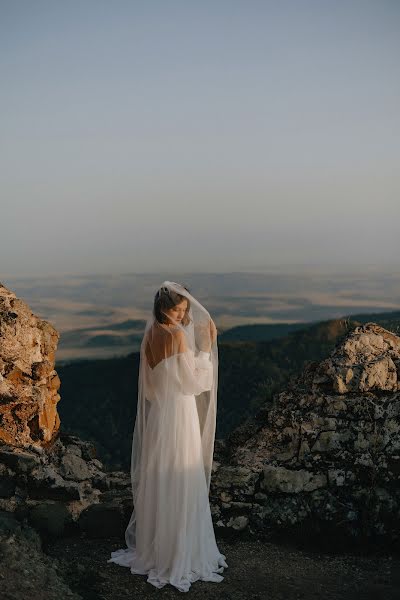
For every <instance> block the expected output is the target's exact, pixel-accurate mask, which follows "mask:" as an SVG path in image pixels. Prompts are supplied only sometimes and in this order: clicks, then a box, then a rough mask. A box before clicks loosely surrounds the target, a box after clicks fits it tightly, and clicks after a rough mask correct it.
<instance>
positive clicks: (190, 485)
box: [107, 350, 228, 592]
mask: <svg viewBox="0 0 400 600" xmlns="http://www.w3.org/2000/svg"><path fill="white" fill-rule="evenodd" d="M148 368H149V367H148ZM175 373H179V377H174V374H175ZM167 374H168V377H166V375H167ZM212 376H213V373H212V364H211V362H210V359H209V354H208V353H206V352H200V353H199V354H198V355H197V356H195V355H194V352H193V351H191V350H188V351H187V352H185V353H184V354H175V355H173V356H170V357H167V358H164V359H163V360H161V361H160V362H159V363H158V364H157V365H156V366H155V367H154V368H153V369H151V389H152V394H151V397H150V398H149V400H150V402H149V403H148V406H147V408H146V438H145V443H144V445H143V454H142V459H141V464H142V465H143V466H141V469H143V471H141V472H143V474H145V476H143V477H141V478H140V485H139V488H138V496H137V502H136V506H135V507H134V513H135V537H136V543H135V545H134V546H133V545H132V547H131V548H121V549H119V550H116V551H114V552H112V553H111V558H110V559H109V560H108V561H107V562H114V563H116V564H118V565H122V566H125V567H129V568H130V570H131V573H134V574H142V575H148V578H147V581H148V582H149V583H151V584H152V585H154V586H155V587H157V588H162V587H163V586H165V585H166V584H167V583H169V584H171V585H173V586H174V587H176V588H177V589H178V590H180V591H181V592H187V591H189V588H190V586H191V584H192V583H193V582H195V581H197V580H198V579H200V580H202V581H213V582H220V581H222V580H223V579H224V577H223V576H222V575H221V573H222V572H223V570H224V568H226V567H228V565H227V563H226V561H225V559H226V556H225V555H224V554H221V552H220V551H219V549H218V547H217V543H216V539H215V534H214V528H213V523H212V518H211V512H210V504H209V497H208V488H207V483H206V476H205V471H204V464H203V456H202V447H201V433H200V423H199V415H198V410H197V407H196V398H195V395H198V394H199V393H201V392H202V391H203V390H207V389H209V387H210V385H211V381H212ZM165 381H168V382H169V384H168V390H167V393H166V390H165V389H162V386H163V385H164V383H165ZM173 381H176V385H172V382H173ZM147 389H148V390H149V389H150V388H149V387H148V388H147ZM159 398H162V403H161V402H158V401H157V399H159ZM131 520H132V518H131Z"/></svg>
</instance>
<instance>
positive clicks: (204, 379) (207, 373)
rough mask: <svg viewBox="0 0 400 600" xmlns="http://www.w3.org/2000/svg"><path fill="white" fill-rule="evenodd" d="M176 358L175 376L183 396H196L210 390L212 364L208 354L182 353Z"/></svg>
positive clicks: (201, 352)
mask: <svg viewBox="0 0 400 600" xmlns="http://www.w3.org/2000/svg"><path fill="white" fill-rule="evenodd" d="M176 357H177V376H178V379H179V381H180V385H181V389H182V392H183V393H184V394H188V395H189V394H190V395H191V394H194V395H195V396H198V395H199V394H201V393H202V392H206V391H209V390H211V387H212V384H213V375H214V373H213V364H212V362H211V354H210V352H203V351H200V352H199V353H198V354H197V355H194V353H193V352H191V351H186V352H182V353H179V354H177V355H176Z"/></svg>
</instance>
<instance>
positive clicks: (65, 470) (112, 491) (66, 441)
mask: <svg viewBox="0 0 400 600" xmlns="http://www.w3.org/2000/svg"><path fill="white" fill-rule="evenodd" d="M116 498H117V500H118V501H116ZM131 506H132V496H131V488H130V478H129V475H128V474H126V473H123V472H119V471H114V472H112V473H106V472H105V470H104V468H103V465H102V463H101V462H100V461H99V460H98V459H97V458H96V449H95V447H94V446H93V444H91V443H90V442H86V441H83V440H81V439H80V438H78V437H77V436H73V435H69V434H65V433H62V432H61V433H60V435H59V437H58V438H57V440H56V441H55V442H54V444H53V446H52V447H51V448H47V449H42V448H37V447H34V446H31V447H29V448H24V449H23V450H22V449H21V448H16V447H10V446H8V445H6V444H0V510H3V511H7V512H8V513H13V514H14V516H15V517H16V518H17V519H19V520H21V521H24V522H26V523H27V524H29V525H31V526H33V527H35V528H36V529H37V530H39V531H41V532H43V534H44V535H50V536H61V535H64V533H66V532H73V531H74V530H75V531H86V532H88V534H89V535H94V536H101V537H103V536H106V537H107V535H110V536H115V535H118V534H122V533H123V531H124V523H125V520H126V518H127V516H128V515H130V512H129V511H130V510H131Z"/></svg>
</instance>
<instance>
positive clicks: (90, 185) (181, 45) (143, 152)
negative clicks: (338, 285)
mask: <svg viewBox="0 0 400 600" xmlns="http://www.w3.org/2000/svg"><path fill="white" fill-rule="evenodd" d="M399 58H400V2H398V1H396V0H376V1H375V2H370V1H369V0H362V1H354V0H343V1H341V0H332V1H326V0H318V1H312V0H292V1H289V0H279V1H273V2H272V1H268V0H264V1H258V0H243V1H236V0H229V1H225V0H213V1H207V0H202V1H201V2H200V1H198V0H197V1H191V0H183V1H179V2H177V1H174V0H171V1H165V0H164V1H160V2H157V1H152V0H147V1H141V2H136V1H134V0H130V1H125V0H114V1H113V2H109V1H108V0H107V1H104V0H79V1H75V0H68V2H67V1H60V0H51V1H43V0H35V2H32V1H31V0H29V1H25V0H7V1H4V0H0V75H1V82H2V89H1V94H0V127H1V129H0V131H1V135H0V171H1V177H0V180H1V200H0V202H1V207H0V219H1V225H2V228H1V236H0V281H1V276H2V275H3V276H5V275H21V276H24V275H36V274H37V275H47V274H56V273H57V274H63V273H88V274H89V273H107V272H132V273H133V272H134V273H140V272H160V271H163V270H166V271H168V270H171V269H173V270H174V271H176V270H177V269H178V270H179V269H182V270H185V271H191V270H192V271H193V272H198V271H205V272H207V271H209V272H218V271H221V272H222V271H232V270H257V269H263V268H264V267H268V265H272V266H275V267H276V266H277V267H278V268H279V266H280V265H282V266H284V265H288V264H298V265H306V264H317V265H322V266H324V265H331V264H344V265H345V264H347V265H348V264H350V263H351V264H356V265H357V264H382V265H395V264H396V265H398V264H399V251H400V242H399V222H400V219H399V217H400V208H399V206H400V202H399V191H400V169H399V156H400V75H399V73H400V69H399Z"/></svg>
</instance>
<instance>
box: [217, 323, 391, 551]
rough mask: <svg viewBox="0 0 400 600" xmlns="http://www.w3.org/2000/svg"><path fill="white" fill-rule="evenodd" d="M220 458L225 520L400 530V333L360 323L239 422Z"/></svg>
mask: <svg viewBox="0 0 400 600" xmlns="http://www.w3.org/2000/svg"><path fill="white" fill-rule="evenodd" d="M227 462H229V464H227ZM216 466H217V468H216V471H215V474H214V477H213V480H212V502H213V513H214V516H215V519H216V521H217V525H218V526H219V527H220V528H221V529H229V528H236V529H245V528H247V529H250V530H253V531H265V532H267V533H268V532H272V531H274V530H282V529H288V530H290V529H292V530H295V529H296V528H297V529H300V530H302V531H304V528H306V530H307V531H308V532H310V533H311V532H312V531H313V530H314V531H315V532H320V531H323V530H325V531H326V532H328V531H331V532H333V533H334V534H337V533H338V532H339V533H340V532H342V533H344V534H345V535H350V536H352V537H360V536H361V537H370V538H373V537H376V536H385V537H388V538H390V539H391V540H399V525H400V338H398V337H397V336H396V335H394V334H393V333H391V332H389V331H387V330H385V329H383V328H382V327H380V326H378V325H376V324H374V323H367V324H365V325H363V326H360V327H356V328H355V329H354V330H353V331H352V332H350V333H349V334H348V335H347V336H346V337H345V338H344V339H342V341H341V342H340V343H339V344H338V345H337V346H336V348H335V349H334V351H333V352H332V353H331V355H330V356H329V357H328V358H327V359H326V360H324V361H322V362H321V363H308V365H307V366H306V368H305V369H304V371H303V373H302V374H301V375H299V376H298V377H296V378H294V379H292V381H291V383H290V384H289V386H288V388H287V389H286V390H285V391H283V392H281V393H280V394H279V395H278V396H277V397H276V398H275V401H274V403H273V407H272V408H271V410H264V411H261V412H260V413H259V415H257V417H256V418H255V419H254V420H253V422H250V423H246V424H245V425H243V426H242V427H241V428H239V429H238V430H237V431H236V432H233V434H232V435H231V436H230V438H229V440H228V442H227V444H223V445H222V447H220V448H219V450H218V453H217V463H216Z"/></svg>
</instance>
